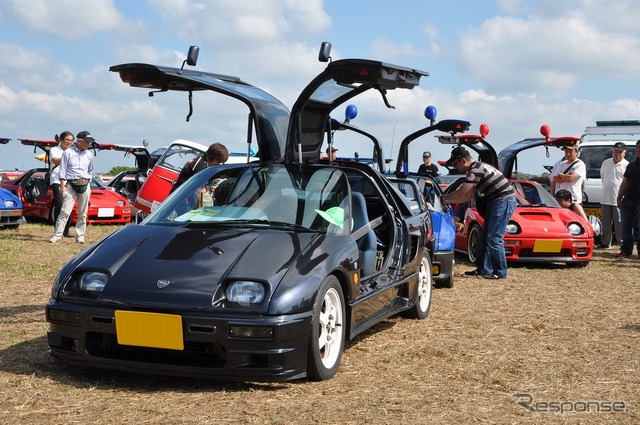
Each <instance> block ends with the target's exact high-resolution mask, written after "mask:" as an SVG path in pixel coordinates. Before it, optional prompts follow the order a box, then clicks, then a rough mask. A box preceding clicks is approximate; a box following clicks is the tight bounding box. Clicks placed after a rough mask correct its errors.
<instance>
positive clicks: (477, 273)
mask: <svg viewBox="0 0 640 425" xmlns="http://www.w3.org/2000/svg"><path fill="white" fill-rule="evenodd" d="M464 275H465V276H482V269H475V270H471V271H468V272H464Z"/></svg>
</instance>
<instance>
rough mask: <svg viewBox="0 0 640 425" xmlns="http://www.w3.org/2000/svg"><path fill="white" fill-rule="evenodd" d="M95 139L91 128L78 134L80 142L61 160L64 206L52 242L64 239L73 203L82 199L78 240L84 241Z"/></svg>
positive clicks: (66, 151)
mask: <svg viewBox="0 0 640 425" xmlns="http://www.w3.org/2000/svg"><path fill="white" fill-rule="evenodd" d="M92 143H95V139H94V138H93V137H92V136H91V133H89V132H88V131H81V132H80V133H78V135H77V136H76V144H75V145H74V146H72V147H70V148H69V149H67V150H65V151H64V152H63V154H62V158H61V159H60V193H61V194H62V208H61V210H60V215H59V216H58V219H57V220H56V226H55V228H54V231H53V235H52V236H51V238H50V239H49V242H51V243H56V242H58V241H59V240H60V238H62V233H63V231H64V226H65V223H66V222H67V219H68V218H69V216H70V215H71V211H72V210H73V205H74V204H75V202H76V199H77V201H78V221H76V242H78V243H81V244H83V243H84V234H85V230H86V228H87V209H88V207H89V197H90V196H91V177H92V175H93V154H92V153H91V151H90V150H89V146H91V144H92Z"/></svg>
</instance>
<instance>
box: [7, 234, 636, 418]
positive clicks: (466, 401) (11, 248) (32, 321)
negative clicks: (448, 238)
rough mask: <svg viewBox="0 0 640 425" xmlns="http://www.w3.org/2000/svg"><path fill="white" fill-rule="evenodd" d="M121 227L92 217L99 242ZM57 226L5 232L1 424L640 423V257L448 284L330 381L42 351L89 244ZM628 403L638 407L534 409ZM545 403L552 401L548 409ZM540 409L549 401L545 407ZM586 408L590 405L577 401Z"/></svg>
mask: <svg viewBox="0 0 640 425" xmlns="http://www.w3.org/2000/svg"><path fill="white" fill-rule="evenodd" d="M113 230H115V228H114V227H96V226H93V227H89V228H88V232H87V241H88V242H89V243H90V242H94V241H95V240H97V239H98V238H99V237H100V236H101V235H104V234H106V233H109V232H111V231H113ZM50 232H51V227H49V226H44V225H37V224H28V225H24V226H21V227H20V228H19V229H18V230H17V231H1V232H0V253H1V254H0V300H1V301H0V335H2V338H1V341H0V423H10V424H25V423H30V424H36V423H37V424H49V423H55V424H69V423H82V424H98V423H123V424H127V423H131V424H133V423H136V424H147V423H152V424H156V423H162V424H168V423H171V424H187V423H216V424H220V423H233V424H238V423H245V424H288V423H321V424H398V423H402V424H405V423H406V424H416V423H442V424H453V423H540V424H542V423H545V424H546V423H566V422H569V423H603V422H606V423H638V422H640V413H639V411H638V409H639V408H640V405H639V403H640V370H639V369H640V307H639V306H640V287H639V285H640V283H639V281H640V279H639V278H638V277H639V275H640V261H639V260H638V259H637V257H636V258H635V259H633V260H622V261H620V260H615V259H614V254H615V252H614V251H608V252H604V253H600V252H599V253H597V254H596V256H595V257H594V260H593V261H592V262H591V263H590V264H589V266H587V267H586V268H566V267H564V266H560V265H555V266H546V267H542V266H541V267H519V266H515V267H512V268H510V270H509V273H510V277H509V279H508V280H507V281H506V282H505V281H501V282H500V283H497V282H494V281H486V280H483V279H480V278H467V277H465V276H464V275H463V271H465V270H470V269H471V267H470V266H469V265H468V264H466V263H465V262H464V261H463V260H462V259H459V264H458V265H457V267H456V280H455V287H454V288H453V289H450V290H444V289H440V290H436V291H435V292H434V296H433V304H432V310H431V313H430V316H429V317H428V318H427V320H425V321H415V320H406V319H400V318H393V319H390V320H387V321H385V322H383V323H382V324H380V325H379V326H377V327H376V328H375V329H373V330H371V331H369V332H366V333H365V334H364V335H362V336H360V337H359V338H358V339H357V340H356V341H354V342H351V343H349V344H348V345H347V348H346V351H345V354H344V357H343V363H342V365H341V368H340V371H339V372H338V374H337V376H336V377H335V378H334V379H331V380H329V381H327V382H319V383H309V382H295V383H274V384H255V383H246V384H234V383H221V382H212V381H206V380H202V381H198V380H190V379H176V378H164V377H149V376H132V375H126V374H120V373H114V372H105V371H99V370H88V369H74V368H69V367H64V366H61V365H59V364H57V363H55V362H54V361H53V360H52V359H51V358H50V357H49V356H48V354H47V351H46V348H47V347H46V330H47V325H46V322H45V320H44V304H45V303H46V302H47V299H48V297H49V291H50V287H51V282H52V280H53V278H54V276H55V274H56V273H57V270H58V269H59V268H60V266H61V265H62V264H63V263H64V262H66V261H67V260H68V259H69V258H70V257H71V256H72V255H73V254H74V253H76V252H78V251H79V250H80V249H81V247H80V245H77V244H75V243H74V242H73V239H65V240H63V241H61V242H60V243H58V244H56V245H51V244H49V243H47V239H48V237H49V236H50ZM516 393H528V394H531V396H532V397H533V398H534V401H535V402H538V403H541V402H556V401H608V402H613V401H623V402H624V403H625V405H626V409H627V411H626V413H599V414H598V413H593V412H591V413H565V414H564V415H559V414H554V413H540V412H531V411H528V410H526V409H525V408H524V407H521V406H519V405H517V404H516V401H517V400H519V399H517V398H516V397H514V394H516ZM539 406H540V405H539ZM542 406H544V405H542ZM575 406H576V407H579V405H575Z"/></svg>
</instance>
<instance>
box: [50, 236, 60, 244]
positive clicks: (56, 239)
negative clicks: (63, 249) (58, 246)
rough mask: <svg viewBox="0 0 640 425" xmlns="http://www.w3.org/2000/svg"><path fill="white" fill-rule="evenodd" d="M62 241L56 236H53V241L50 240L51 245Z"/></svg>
mask: <svg viewBox="0 0 640 425" xmlns="http://www.w3.org/2000/svg"><path fill="white" fill-rule="evenodd" d="M59 240H60V238H56V237H55V236H51V239H49V242H50V243H56V242H58V241H59Z"/></svg>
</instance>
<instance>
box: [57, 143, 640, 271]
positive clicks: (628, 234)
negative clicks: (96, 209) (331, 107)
mask: <svg viewBox="0 0 640 425" xmlns="http://www.w3.org/2000/svg"><path fill="white" fill-rule="evenodd" d="M75 141H76V142H75V144H74V143H73V142H74V136H73V133H71V132H70V131H63V132H62V133H61V134H60V136H59V145H58V146H56V147H54V148H52V149H51V151H50V153H49V169H50V184H51V188H52V190H53V195H54V201H53V218H54V222H55V225H54V232H53V235H52V236H51V238H50V239H49V242H51V243H56V242H58V241H59V240H60V239H62V238H63V237H73V236H72V235H71V234H70V221H69V216H70V215H71V211H72V209H73V205H74V203H75V202H76V200H77V202H78V220H77V222H76V225H75V239H76V242H78V243H81V244H83V243H84V237H85V232H86V216H87V206H88V203H89V197H90V195H91V185H90V182H91V178H92V174H93V166H94V164H93V154H92V153H91V151H90V150H89V149H88V148H89V147H90V146H91V144H92V143H94V142H95V139H94V138H93V137H92V136H91V134H90V133H89V132H88V131H82V132H80V133H78V134H77V135H76V137H75ZM562 149H563V152H564V158H563V159H561V160H560V161H558V162H557V163H556V164H555V165H554V167H553V169H552V172H551V181H550V192H551V194H552V195H554V196H555V198H556V200H557V201H558V203H559V204H560V205H561V206H562V207H565V208H569V209H572V210H573V211H574V212H576V213H577V214H578V215H580V216H581V217H583V218H584V219H585V220H587V215H586V214H585V212H584V209H583V208H582V205H581V204H582V185H583V182H584V179H585V178H586V165H585V163H584V162H583V161H582V160H581V159H579V158H578V146H577V145H575V144H574V145H568V146H565V147H563V148H562ZM635 149H636V160H635V161H634V162H629V161H628V160H627V159H626V158H625V156H626V153H627V147H626V145H625V144H624V143H623V142H617V143H615V145H614V146H613V153H612V157H611V158H609V159H607V160H605V161H604V162H603V163H602V165H601V168H600V176H601V179H602V201H601V206H602V218H601V223H602V234H601V238H600V241H601V243H600V245H599V246H598V247H597V248H599V249H611V247H612V245H613V244H614V238H613V235H614V233H615V242H616V243H617V244H618V245H619V246H620V252H619V253H618V254H617V255H616V257H618V258H627V257H630V256H632V254H633V241H634V233H633V232H634V226H635V224H636V222H638V220H639V219H640V140H638V141H637V143H636V146H635ZM337 151H338V149H336V148H334V147H333V146H332V147H330V148H328V149H327V155H328V156H330V158H331V159H332V160H335V159H336V155H337ZM228 158H229V151H228V149H227V148H226V147H225V146H224V145H223V144H221V143H213V144H211V145H210V146H209V148H208V150H207V151H206V152H205V154H204V155H202V156H200V157H198V158H195V159H193V160H191V161H189V162H188V163H186V164H185V165H184V167H183V168H182V171H181V173H180V175H179V177H178V179H177V180H176V182H175V183H174V185H173V187H172V189H171V191H172V192H173V191H174V190H175V189H176V188H178V187H179V186H180V185H181V184H182V183H184V182H185V181H186V180H187V179H188V178H189V177H191V176H192V175H194V174H195V173H197V172H198V171H200V170H202V169H204V168H206V167H209V166H214V165H218V164H223V163H225V162H226V161H227V160H228ZM422 160H423V163H422V164H421V165H420V167H419V168H418V173H419V174H423V175H430V176H432V177H437V176H438V175H440V172H439V169H438V166H437V165H436V164H434V163H432V159H431V153H430V152H428V151H426V152H424V153H423V154H422ZM446 165H447V166H448V167H452V168H455V169H456V170H457V172H458V173H460V174H464V175H465V181H464V183H462V184H461V185H460V186H459V187H458V189H456V190H455V191H454V192H452V193H450V194H447V195H445V197H444V199H445V202H447V203H449V204H462V205H468V203H469V201H470V200H471V199H472V198H474V200H475V203H476V208H477V209H478V212H479V213H480V214H481V215H482V216H483V218H484V220H485V224H484V226H483V228H482V232H481V235H480V250H479V258H478V265H479V267H478V268H477V269H476V270H473V271H471V272H467V273H466V274H468V275H473V276H483V277H485V278H487V279H504V278H506V277H507V263H506V257H505V254H504V240H503V236H504V232H505V228H506V226H507V224H508V221H509V217H511V214H513V212H514V211H515V207H516V199H515V191H514V189H513V186H512V185H511V183H510V182H509V181H508V180H507V179H506V178H505V177H504V175H503V174H502V173H501V172H500V171H499V170H497V169H496V168H494V167H493V166H491V165H489V164H486V163H482V162H480V161H477V160H474V159H473V158H472V157H471V155H470V153H469V151H468V150H467V149H466V148H464V147H463V146H458V147H456V148H454V149H453V150H452V151H451V157H450V158H449V160H447V162H446ZM457 221H458V223H457V224H456V227H458V229H459V227H460V226H461V223H460V222H461V221H462V218H461V217H458V220H457ZM637 250H638V255H639V257H640V239H639V240H638V246H637Z"/></svg>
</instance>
